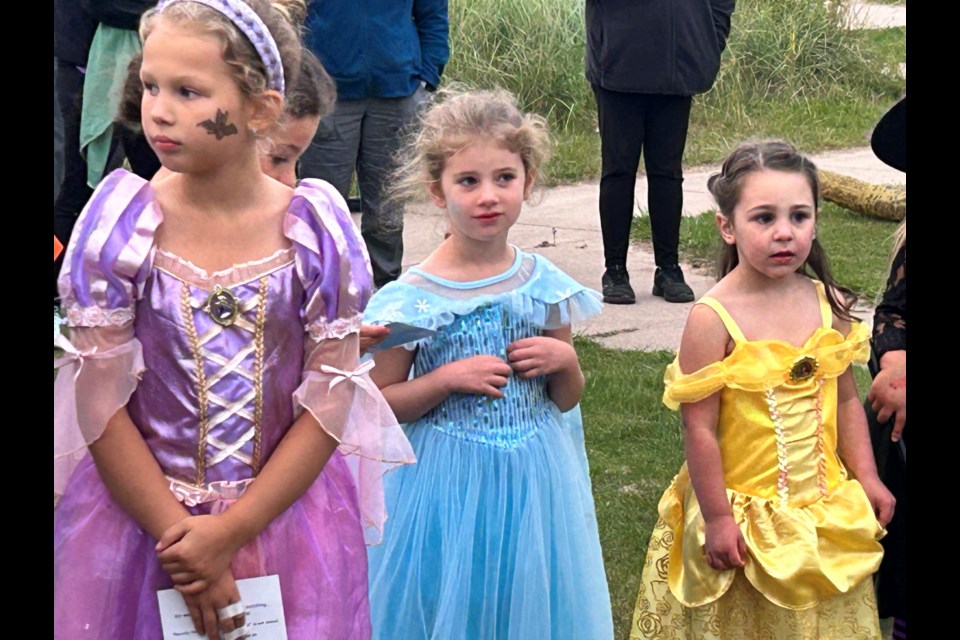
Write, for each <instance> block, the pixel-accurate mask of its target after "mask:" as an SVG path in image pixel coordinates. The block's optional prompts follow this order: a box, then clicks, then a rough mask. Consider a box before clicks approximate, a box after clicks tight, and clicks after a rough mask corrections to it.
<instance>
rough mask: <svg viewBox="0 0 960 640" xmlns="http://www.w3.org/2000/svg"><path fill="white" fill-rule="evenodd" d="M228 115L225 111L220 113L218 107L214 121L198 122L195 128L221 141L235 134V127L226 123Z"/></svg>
mask: <svg viewBox="0 0 960 640" xmlns="http://www.w3.org/2000/svg"><path fill="white" fill-rule="evenodd" d="M228 115H229V114H228V113H227V112H226V111H221V110H220V108H219V107H218V108H217V117H216V120H210V119H207V120H204V121H203V122H198V123H197V126H198V127H203V128H204V129H206V131H207V133H209V134H211V135H213V136H216V137H217V140H223V138H224V137H225V136H232V135H234V134H235V133H237V126H236V125H235V124H232V123H230V122H228V121H227V116H228Z"/></svg>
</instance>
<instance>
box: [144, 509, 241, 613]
mask: <svg viewBox="0 0 960 640" xmlns="http://www.w3.org/2000/svg"><path fill="white" fill-rule="evenodd" d="M156 550H157V558H159V560H160V564H161V565H163V570H164V571H166V572H167V573H168V574H170V578H171V579H172V580H173V583H174V585H175V588H176V590H177V591H179V592H180V593H182V594H184V595H187V594H198V593H200V592H201V591H203V590H204V589H207V588H209V586H210V585H211V584H213V582H214V580H215V579H216V578H217V577H218V576H220V575H222V574H223V573H224V571H227V569H228V567H229V566H230V561H231V560H233V556H234V554H235V553H236V551H237V546H236V544H235V542H234V541H233V539H232V537H231V535H230V532H229V531H228V530H227V529H226V527H224V526H223V520H222V519H221V517H220V516H191V517H189V518H184V519H183V520H181V521H180V522H178V523H176V524H175V525H173V526H172V527H170V528H169V529H167V530H166V531H165V532H164V533H163V535H162V536H161V537H160V541H159V542H158V543H157V546H156Z"/></svg>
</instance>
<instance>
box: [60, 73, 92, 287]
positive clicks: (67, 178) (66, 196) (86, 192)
mask: <svg viewBox="0 0 960 640" xmlns="http://www.w3.org/2000/svg"><path fill="white" fill-rule="evenodd" d="M57 93H58V96H57V97H58V98H59V99H60V114H61V116H62V117H63V181H62V182H61V183H60V192H59V193H58V194H57V198H56V200H55V202H54V204H53V233H54V234H56V236H57V238H59V239H60V242H62V243H63V244H64V246H66V245H67V243H68V242H69V241H70V233H71V232H72V231H73V225H74V224H75V223H76V221H77V217H78V216H79V215H80V211H82V210H83V206H84V205H85V204H86V203H87V200H89V199H90V196H91V195H92V194H93V189H91V188H90V187H88V186H87V162H86V160H84V159H83V156H81V155H80V107H81V103H82V101H83V73H81V72H80V70H79V69H77V67H76V66H75V65H72V64H70V63H67V62H61V61H59V60H58V61H57ZM62 263H63V254H61V256H60V258H59V259H58V260H55V261H54V263H53V280H54V285H53V290H54V294H53V295H54V297H57V285H56V280H57V275H58V274H59V273H60V265H61V264H62Z"/></svg>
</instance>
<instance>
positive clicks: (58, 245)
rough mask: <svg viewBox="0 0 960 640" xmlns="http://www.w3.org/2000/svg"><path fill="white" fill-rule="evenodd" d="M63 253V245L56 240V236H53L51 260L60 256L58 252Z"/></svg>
mask: <svg viewBox="0 0 960 640" xmlns="http://www.w3.org/2000/svg"><path fill="white" fill-rule="evenodd" d="M61 251H63V245H62V244H61V243H60V241H59V240H57V236H53V259H54V260H56V259H57V256H59V255H60V252H61Z"/></svg>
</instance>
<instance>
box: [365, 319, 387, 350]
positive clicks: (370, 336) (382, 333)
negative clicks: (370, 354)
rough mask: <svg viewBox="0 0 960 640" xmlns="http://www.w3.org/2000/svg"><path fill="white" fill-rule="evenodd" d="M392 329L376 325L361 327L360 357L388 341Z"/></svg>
mask: <svg viewBox="0 0 960 640" xmlns="http://www.w3.org/2000/svg"><path fill="white" fill-rule="evenodd" d="M389 335H390V329H389V328H387V327H384V326H381V325H376V324H362V325H360V355H363V354H365V353H366V352H367V351H369V350H370V349H371V348H372V347H375V346H377V345H378V344H380V343H381V342H383V341H384V340H386V339H387V336H389Z"/></svg>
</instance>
